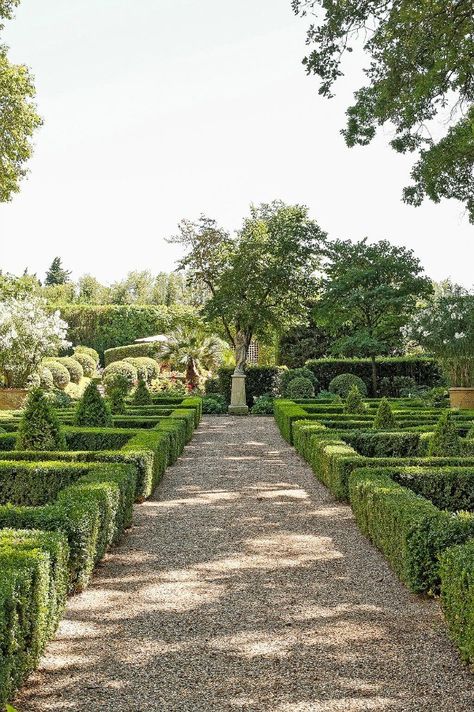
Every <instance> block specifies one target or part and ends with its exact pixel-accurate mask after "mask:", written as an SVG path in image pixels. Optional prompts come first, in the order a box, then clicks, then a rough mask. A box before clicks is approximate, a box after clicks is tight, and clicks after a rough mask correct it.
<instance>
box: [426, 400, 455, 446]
mask: <svg viewBox="0 0 474 712" xmlns="http://www.w3.org/2000/svg"><path fill="white" fill-rule="evenodd" d="M428 454H429V455H430V456H431V457H447V456H450V455H461V440H460V438H459V435H458V431H457V430H456V426H455V424H454V422H453V420H452V418H451V413H450V412H449V411H448V410H447V411H446V412H445V413H443V415H442V416H441V418H440V419H439V421H438V425H437V426H436V429H435V432H434V435H433V437H432V439H431V440H430V444H429V448H428Z"/></svg>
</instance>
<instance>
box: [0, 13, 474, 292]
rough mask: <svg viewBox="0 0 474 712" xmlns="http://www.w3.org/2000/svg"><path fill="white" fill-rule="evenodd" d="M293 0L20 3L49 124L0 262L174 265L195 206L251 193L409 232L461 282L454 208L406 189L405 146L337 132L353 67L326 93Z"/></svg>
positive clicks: (389, 233) (348, 230)
mask: <svg viewBox="0 0 474 712" xmlns="http://www.w3.org/2000/svg"><path fill="white" fill-rule="evenodd" d="M305 31H306V21H305V20H304V19H299V18H296V17H295V16H294V15H293V14H292V12H291V3H290V0H238V2H235V0H232V1H231V0H200V1H199V2H198V1H197V0H74V1H73V2H72V1H71V0H68V1H65V0H41V1H39V0H23V2H22V5H21V7H20V8H19V10H18V12H17V17H16V19H15V20H14V21H13V22H11V23H9V24H8V27H7V30H6V32H5V40H6V41H7V43H8V44H9V45H10V46H11V57H12V59H13V60H15V61H18V62H24V63H26V64H28V65H29V66H30V67H31V69H32V71H33V73H34V75H35V77H36V84H37V89H38V104H39V109H40V112H41V115H42V116H43V118H44V122H45V124H44V127H43V128H42V129H41V131H40V132H39V133H38V134H37V136H36V151H35V157H34V159H33V160H32V161H31V164H30V169H31V174H30V176H29V178H28V180H27V181H25V182H24V183H23V185H22V190H21V193H20V194H19V195H18V196H16V197H15V198H14V200H13V202H12V203H10V204H0V230H1V233H0V234H1V244H2V249H1V263H0V267H1V268H2V269H4V270H9V271H13V272H20V271H22V270H23V269H24V268H25V267H28V268H29V269H30V271H33V272H37V273H38V275H39V276H43V274H44V271H45V270H46V268H47V266H48V265H49V264H50V262H51V260H52V258H53V257H54V256H55V255H60V256H61V257H62V258H63V261H64V264H65V266H66V267H68V268H69V269H72V270H73V274H74V276H75V277H77V276H79V275H80V274H82V273H85V272H90V273H93V274H95V275H96V276H97V277H98V278H99V279H101V280H102V281H105V282H111V281H113V280H115V279H118V278H120V277H121V276H124V275H125V273H126V272H127V271H129V270H131V269H151V270H152V271H154V272H158V271H161V270H171V269H172V268H173V264H174V260H175V259H176V257H177V254H178V253H177V248H176V247H175V246H170V245H168V244H167V243H166V242H165V241H164V238H165V237H167V236H169V235H170V234H173V232H174V231H175V229H176V224H177V222H178V221H179V220H180V219H181V218H183V217H187V218H194V217H197V216H198V215H199V214H200V213H201V212H204V213H206V214H208V215H209V216H212V217H215V218H216V219H217V220H219V221H220V222H221V223H222V224H223V225H224V226H225V227H227V228H228V229H235V228H237V227H238V226H239V224H240V222H241V218H242V216H243V215H244V214H245V213H246V212H247V209H248V205H249V204H250V203H251V202H256V203H258V202H262V201H269V200H272V199H274V198H281V199H283V200H285V201H287V202H299V203H305V204H307V205H308V206H309V207H310V209H311V214H312V216H313V217H314V218H315V219H317V220H318V222H319V224H320V225H321V227H322V228H323V229H325V230H326V231H328V232H329V234H330V236H331V237H334V238H336V237H339V238H350V239H354V240H355V239H360V238H362V237H364V236H366V235H367V236H368V237H369V239H370V240H379V239H382V238H386V239H388V240H390V241H391V242H393V243H396V244H400V245H407V246H409V247H410V248H412V249H413V250H414V251H415V252H416V254H417V255H418V256H419V257H420V258H421V260H422V262H423V264H424V265H425V268H426V271H427V272H428V273H429V274H430V275H431V276H432V277H433V278H435V279H442V278H444V277H447V276H451V277H452V278H453V279H454V280H456V281H459V282H461V283H464V284H465V285H466V286H470V285H471V284H472V283H473V281H474V279H473V276H472V273H473V262H474V227H473V226H472V225H469V222H468V220H467V217H466V216H465V214H464V210H463V207H462V205H460V204H459V203H456V202H454V201H450V202H444V203H442V204H441V205H433V204H432V203H425V204H424V205H423V207H421V208H411V207H409V206H406V205H404V204H403V203H402V202H401V198H400V196H401V191H402V187H403V186H404V185H405V184H406V182H407V180H408V173H409V169H410V165H411V163H412V158H410V157H408V158H407V157H403V156H399V155H397V154H395V153H394V152H393V151H391V150H390V149H389V148H388V146H387V136H385V137H384V136H383V135H381V136H380V137H379V138H378V139H377V140H376V141H375V142H374V143H373V144H372V145H371V146H370V147H368V148H357V149H348V148H346V146H345V144H344V141H343V139H342V137H341V136H340V134H339V130H340V128H341V127H342V126H343V125H344V110H345V108H346V106H347V104H348V103H349V101H350V98H351V90H352V89H356V88H357V87H358V84H359V82H360V79H361V77H360V73H359V69H358V67H356V66H355V65H354V67H352V68H351V71H350V73H349V76H348V77H347V79H346V80H345V81H344V82H343V83H342V85H341V86H340V88H339V95H338V97H337V99H335V100H332V101H330V102H328V101H327V100H324V99H322V98H320V97H319V96H318V94H317V89H318V85H317V80H316V79H315V78H309V77H307V76H306V75H305V72H304V69H303V67H302V65H301V59H302V57H303V56H304V54H305V51H306V48H305Z"/></svg>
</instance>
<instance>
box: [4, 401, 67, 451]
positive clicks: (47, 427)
mask: <svg viewBox="0 0 474 712" xmlns="http://www.w3.org/2000/svg"><path fill="white" fill-rule="evenodd" d="M16 449H17V450H40V451H45V450H66V438H65V436H64V433H63V431H62V429H61V424H60V422H59V419H58V416H57V414H56V411H55V410H54V408H53V407H52V406H51V405H50V403H49V401H48V399H47V398H46V397H45V394H44V393H43V391H42V390H41V389H40V388H35V389H34V390H33V391H31V393H30V395H29V397H28V400H27V403H26V406H25V409H24V411H23V415H22V417H21V420H20V425H19V427H18V436H17V441H16Z"/></svg>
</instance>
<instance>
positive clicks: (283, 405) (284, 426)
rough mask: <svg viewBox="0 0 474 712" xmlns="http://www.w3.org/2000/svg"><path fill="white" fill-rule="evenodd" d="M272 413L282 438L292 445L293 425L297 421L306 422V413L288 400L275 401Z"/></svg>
mask: <svg viewBox="0 0 474 712" xmlns="http://www.w3.org/2000/svg"><path fill="white" fill-rule="evenodd" d="M273 413H274V416H275V420H276V423H277V425H278V428H279V430H280V433H281V435H282V437H283V438H285V440H286V441H287V442H289V443H291V444H292V443H293V423H294V422H296V421H297V420H307V419H308V413H307V412H306V410H305V409H304V408H303V407H302V406H301V405H298V404H296V403H294V401H290V400H275V401H274V403H273Z"/></svg>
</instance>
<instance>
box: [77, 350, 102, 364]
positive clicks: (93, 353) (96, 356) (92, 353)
mask: <svg viewBox="0 0 474 712" xmlns="http://www.w3.org/2000/svg"><path fill="white" fill-rule="evenodd" d="M77 354H87V355H88V356H90V357H91V359H92V360H93V361H94V363H95V365H96V366H98V365H99V362H100V356H99V354H98V353H97V351H96V350H95V349H91V348H90V346H80V345H79V346H75V347H74V358H76V356H77Z"/></svg>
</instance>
